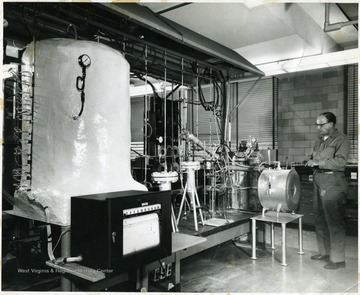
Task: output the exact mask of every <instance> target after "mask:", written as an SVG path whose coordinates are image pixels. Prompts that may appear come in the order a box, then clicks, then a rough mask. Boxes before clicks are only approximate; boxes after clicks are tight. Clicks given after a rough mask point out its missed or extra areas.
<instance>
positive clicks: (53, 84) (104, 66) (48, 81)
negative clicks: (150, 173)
mask: <svg viewBox="0 0 360 295" xmlns="http://www.w3.org/2000/svg"><path fill="white" fill-rule="evenodd" d="M82 54H87V55H88V56H90V58H91V65H90V66H89V67H88V68H87V69H86V79H85V89H84V91H85V104H84V110H83V113H82V115H81V116H80V118H79V119H78V120H74V118H73V117H74V116H76V115H78V113H79V111H80V107H81V100H80V95H81V92H80V91H78V90H77V88H76V79H77V77H78V76H82V68H81V66H80V65H79V63H78V58H79V56H80V55H82ZM22 62H23V66H22V69H23V70H24V71H28V70H29V69H33V71H34V97H33V100H34V108H33V109H34V110H33V127H32V131H33V135H32V141H33V143H32V159H31V160H32V163H31V165H32V167H31V177H32V178H31V187H30V190H29V191H17V192H16V194H15V204H14V210H13V213H14V214H16V215H20V216H23V217H27V218H31V219H36V220H41V221H46V218H45V214H44V207H48V211H49V217H50V223H53V224H58V225H70V198H71V196H78V195H85V194H95V193H105V192H112V191H124V190H144V191H145V190H146V187H145V186H143V185H142V184H140V183H138V182H136V181H134V180H133V178H132V176H131V173H130V170H131V167H130V141H131V134H130V94H129V85H130V83H129V64H128V62H127V61H126V60H125V58H124V57H123V55H122V54H121V53H120V52H118V51H116V50H114V49H112V48H110V47H108V46H105V45H103V44H100V43H96V42H91V41H78V40H70V39H50V40H43V41H37V42H35V43H31V44H29V46H28V47H27V49H26V50H25V52H24V55H23V58H22Z"/></svg>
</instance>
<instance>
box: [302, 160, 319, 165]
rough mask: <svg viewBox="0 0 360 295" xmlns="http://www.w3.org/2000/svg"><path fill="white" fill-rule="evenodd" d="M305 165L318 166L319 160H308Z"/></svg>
mask: <svg viewBox="0 0 360 295" xmlns="http://www.w3.org/2000/svg"><path fill="white" fill-rule="evenodd" d="M305 166H309V167H315V166H319V162H318V161H316V160H309V161H308V162H307V163H306V164H305Z"/></svg>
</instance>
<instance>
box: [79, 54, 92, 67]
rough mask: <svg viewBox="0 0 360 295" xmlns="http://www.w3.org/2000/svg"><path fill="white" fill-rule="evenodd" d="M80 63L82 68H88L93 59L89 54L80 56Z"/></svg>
mask: <svg viewBox="0 0 360 295" xmlns="http://www.w3.org/2000/svg"><path fill="white" fill-rule="evenodd" d="M78 61H79V65H80V66H81V67H82V68H87V67H88V66H90V64H91V58H90V56H88V55H87V54H83V55H80V56H79V59H78Z"/></svg>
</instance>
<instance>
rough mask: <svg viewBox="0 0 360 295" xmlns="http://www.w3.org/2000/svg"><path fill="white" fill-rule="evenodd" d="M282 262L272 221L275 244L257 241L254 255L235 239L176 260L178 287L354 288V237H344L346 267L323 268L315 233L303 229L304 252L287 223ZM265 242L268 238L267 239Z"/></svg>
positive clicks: (278, 235) (239, 289)
mask: <svg viewBox="0 0 360 295" xmlns="http://www.w3.org/2000/svg"><path fill="white" fill-rule="evenodd" d="M286 238H287V263H288V266H286V267H284V266H281V265H280V264H279V263H280V261H281V229H280V227H275V248H276V249H275V250H271V248H270V246H269V244H268V245H266V247H265V249H261V248H262V247H258V248H259V249H257V258H258V259H257V260H252V259H250V257H251V246H250V244H249V243H248V242H247V241H246V240H245V238H244V237H242V239H235V240H234V241H228V242H226V243H223V244H221V245H218V246H215V247H213V248H211V249H208V250H206V251H204V252H201V253H198V254H196V255H194V256H190V257H188V258H185V259H183V260H182V262H181V292H201V293H223V292H225V293H229V292H231V293H358V238H357V236H347V237H346V268H343V269H338V270H326V269H324V268H323V266H324V265H325V262H323V261H313V260H311V259H310V256H312V255H314V254H317V246H316V239H315V233H314V232H313V231H311V230H304V231H303V250H304V252H305V253H304V255H299V254H298V253H297V252H298V242H297V241H298V231H297V229H295V228H288V229H287V232H286ZM267 242H269V241H268V240H267Z"/></svg>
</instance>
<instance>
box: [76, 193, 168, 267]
mask: <svg viewBox="0 0 360 295" xmlns="http://www.w3.org/2000/svg"><path fill="white" fill-rule="evenodd" d="M170 212H171V192H170V191H161V192H146V191H122V192H111V193H104V194H94V195H86V196H76V197H72V198H71V255H73V256H76V255H82V256H83V261H82V262H81V263H79V264H81V265H84V266H87V267H90V268H93V269H101V270H104V271H105V272H108V273H116V272H118V271H122V270H127V269H129V268H133V267H138V266H141V265H144V264H147V263H150V262H153V261H156V260H158V259H161V258H164V257H167V256H170V255H171V219H170V217H171V215H170Z"/></svg>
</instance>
